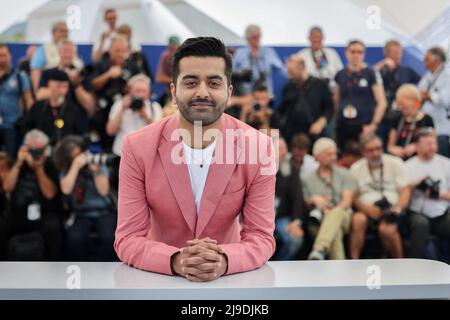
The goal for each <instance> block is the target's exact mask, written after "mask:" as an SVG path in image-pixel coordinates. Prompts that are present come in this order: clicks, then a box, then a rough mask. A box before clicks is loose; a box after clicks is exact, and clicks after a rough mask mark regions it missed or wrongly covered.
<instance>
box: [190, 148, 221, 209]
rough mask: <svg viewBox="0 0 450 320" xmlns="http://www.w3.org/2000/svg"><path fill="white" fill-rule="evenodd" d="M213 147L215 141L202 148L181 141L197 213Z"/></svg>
mask: <svg viewBox="0 0 450 320" xmlns="http://www.w3.org/2000/svg"><path fill="white" fill-rule="evenodd" d="M215 147H216V141H214V142H213V143H211V144H210V145H209V146H207V147H206V148H204V149H193V148H191V147H189V146H188V145H187V144H186V143H185V142H184V141H183V149H184V157H185V158H184V159H185V161H186V164H187V167H188V171H189V178H190V179H191V186H192V192H193V193H194V200H195V206H196V207H197V214H199V212H200V202H201V200H202V194H203V189H204V188H205V183H206V178H207V176H208V171H209V165H210V164H211V159H212V155H213V153H214V148H215Z"/></svg>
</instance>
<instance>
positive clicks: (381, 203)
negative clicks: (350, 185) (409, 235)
mask: <svg viewBox="0 0 450 320" xmlns="http://www.w3.org/2000/svg"><path fill="white" fill-rule="evenodd" d="M373 205H374V206H376V207H378V208H380V211H381V220H383V221H385V222H387V223H396V222H397V215H396V214H395V213H394V212H392V211H391V208H392V204H391V203H390V202H389V200H388V199H386V197H385V196H383V198H381V199H380V200H378V201H375V202H374V204H373Z"/></svg>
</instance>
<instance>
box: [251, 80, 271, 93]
mask: <svg viewBox="0 0 450 320" xmlns="http://www.w3.org/2000/svg"><path fill="white" fill-rule="evenodd" d="M261 91H269V88H267V86H266V84H265V82H264V81H256V82H255V84H254V85H253V87H252V92H261Z"/></svg>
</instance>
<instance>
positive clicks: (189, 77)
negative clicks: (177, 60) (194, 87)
mask: <svg viewBox="0 0 450 320" xmlns="http://www.w3.org/2000/svg"><path fill="white" fill-rule="evenodd" d="M206 78H207V79H208V80H220V81H223V78H222V77H221V76H220V75H218V74H213V75H210V76H207V77H206ZM182 79H183V80H198V79H199V77H198V76H196V75H193V74H187V75H185V76H184V77H183V78H182Z"/></svg>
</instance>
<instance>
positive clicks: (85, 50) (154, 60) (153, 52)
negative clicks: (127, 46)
mask: <svg viewBox="0 0 450 320" xmlns="http://www.w3.org/2000/svg"><path fill="white" fill-rule="evenodd" d="M9 45H10V47H11V51H12V55H13V64H14V65H15V64H16V63H17V61H18V60H19V59H20V58H21V57H23V56H25V52H26V49H27V47H28V46H29V44H22V43H11V44H9ZM274 48H275V50H276V51H277V53H278V54H279V56H280V57H281V59H282V60H283V61H285V59H286V58H287V57H288V56H289V55H291V54H292V53H295V52H297V51H299V50H300V49H302V48H303V47H274ZM164 49H165V46H156V45H152V46H142V51H143V52H144V54H145V55H146V57H147V59H148V61H149V62H150V65H151V68H152V72H153V75H154V74H155V72H156V68H157V65H158V61H159V56H160V54H161V52H162V51H163V50H164ZM335 49H336V50H337V52H338V53H339V55H340V57H341V59H342V61H344V64H345V61H346V59H345V56H344V50H345V48H344V47H335ZM91 51H92V45H78V54H79V55H80V57H81V58H82V59H83V61H84V62H85V64H90V63H91ZM382 58H383V48H381V47H368V48H367V52H366V62H367V63H368V64H374V63H376V62H378V61H380V60H381V59H382ZM403 62H404V63H405V64H407V65H409V66H411V67H412V68H414V69H415V70H416V71H417V72H419V73H420V74H423V73H424V71H425V70H424V68H423V65H422V56H421V55H418V54H417V52H416V51H414V48H406V49H405V50H404V56H403ZM273 80H274V91H275V96H276V97H277V98H279V97H280V95H281V89H282V87H283V85H284V83H285V81H286V79H284V78H283V77H282V76H281V75H279V74H274V75H273ZM164 90H165V87H164V86H162V85H158V84H154V85H153V91H154V92H156V93H157V94H158V95H159V94H161V93H162V92H163V91H164ZM277 100H278V99H277ZM275 105H277V101H276V102H275Z"/></svg>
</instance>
